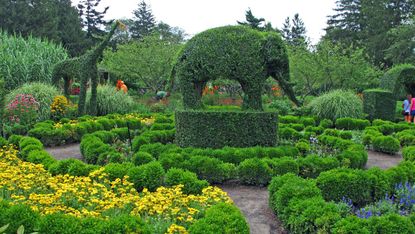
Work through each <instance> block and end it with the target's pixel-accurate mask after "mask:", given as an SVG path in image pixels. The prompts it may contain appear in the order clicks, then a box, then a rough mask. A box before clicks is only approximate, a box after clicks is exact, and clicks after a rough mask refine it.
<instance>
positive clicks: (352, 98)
mask: <svg viewBox="0 0 415 234" xmlns="http://www.w3.org/2000/svg"><path fill="white" fill-rule="evenodd" d="M310 107H311V109H312V113H313V114H314V115H316V116H317V117H318V118H319V119H330V120H332V121H336V119H338V118H345V117H350V118H361V117H362V116H363V104H362V101H361V100H360V99H359V97H358V96H357V95H356V94H354V93H353V92H351V91H343V90H335V91H331V92H329V93H326V94H323V95H322V96H319V97H317V98H316V99H314V100H313V101H311V103H310Z"/></svg>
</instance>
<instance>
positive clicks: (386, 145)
mask: <svg viewBox="0 0 415 234" xmlns="http://www.w3.org/2000/svg"><path fill="white" fill-rule="evenodd" d="M372 144H373V149H374V150H376V151H379V152H383V153H387V154H395V153H397V152H399V150H400V148H401V146H400V143H399V141H398V140H397V139H396V138H394V137H391V136H379V137H376V138H374V139H373V142H372Z"/></svg>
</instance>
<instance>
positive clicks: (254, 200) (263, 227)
mask: <svg viewBox="0 0 415 234" xmlns="http://www.w3.org/2000/svg"><path fill="white" fill-rule="evenodd" d="M220 188H222V190H223V191H225V192H227V193H228V195H229V196H230V197H231V198H232V200H233V201H234V203H235V205H236V206H238V207H239V209H240V210H241V211H242V213H243V214H244V215H245V217H246V218H247V221H248V223H249V226H250V230H251V234H285V233H287V232H286V231H285V230H284V228H283V227H282V224H281V222H280V221H279V220H278V219H277V217H276V216H275V214H274V213H273V212H272V210H271V209H270V208H269V204H268V200H269V199H268V198H269V197H268V196H269V194H268V190H267V188H261V187H253V186H252V187H250V186H242V185H234V184H227V185H222V186H220Z"/></svg>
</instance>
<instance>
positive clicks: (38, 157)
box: [27, 150, 56, 168]
mask: <svg viewBox="0 0 415 234" xmlns="http://www.w3.org/2000/svg"><path fill="white" fill-rule="evenodd" d="M27 161H29V162H31V163H35V164H42V165H43V166H44V167H45V168H49V166H50V165H51V164H53V163H54V162H55V161H56V160H55V159H54V158H53V157H52V156H51V155H50V154H49V153H48V152H46V151H45V150H33V151H31V152H30V153H29V154H28V156H27Z"/></svg>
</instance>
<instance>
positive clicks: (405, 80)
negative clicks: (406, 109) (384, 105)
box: [380, 64, 415, 100]
mask: <svg viewBox="0 0 415 234" xmlns="http://www.w3.org/2000/svg"><path fill="white" fill-rule="evenodd" d="M414 75H415V67H414V65H412V64H398V65H396V66H394V67H392V68H391V69H390V70H388V71H387V72H386V73H385V75H384V76H383V77H382V78H381V79H380V88H382V89H384V90H387V91H389V92H391V93H393V94H394V96H393V97H394V99H395V100H399V99H401V100H403V99H404V98H405V96H406V94H407V92H409V91H410V92H411V93H413V92H414V90H406V89H405V88H407V87H405V86H406V85H405V84H409V83H412V82H413V77H414ZM408 88H410V87H408Z"/></svg>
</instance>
